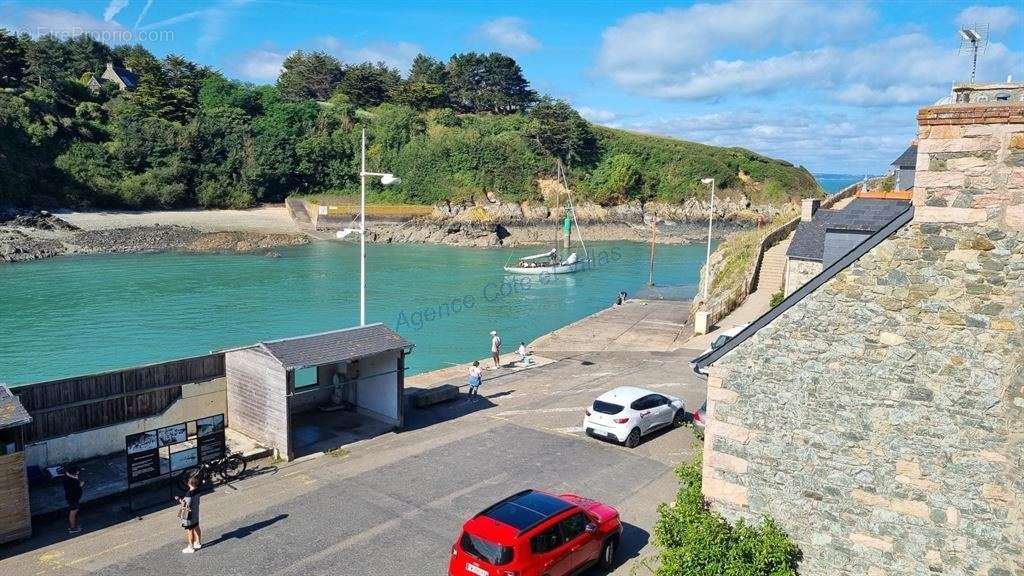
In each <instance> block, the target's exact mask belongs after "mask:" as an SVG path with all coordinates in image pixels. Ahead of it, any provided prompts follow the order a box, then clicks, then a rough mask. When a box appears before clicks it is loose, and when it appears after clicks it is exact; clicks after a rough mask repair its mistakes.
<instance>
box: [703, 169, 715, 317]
mask: <svg viewBox="0 0 1024 576" xmlns="http://www.w3.org/2000/svg"><path fill="white" fill-rule="evenodd" d="M700 183H701V184H707V185H709V186H710V187H711V207H710V208H708V255H707V260H705V261H704V309H705V310H706V309H707V306H708V290H709V289H710V288H711V221H712V219H714V217H715V179H714V178H701V181H700Z"/></svg>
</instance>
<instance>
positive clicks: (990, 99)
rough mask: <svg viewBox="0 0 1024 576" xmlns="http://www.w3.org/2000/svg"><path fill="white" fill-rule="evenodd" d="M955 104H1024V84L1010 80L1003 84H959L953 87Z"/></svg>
mask: <svg viewBox="0 0 1024 576" xmlns="http://www.w3.org/2000/svg"><path fill="white" fill-rule="evenodd" d="M953 102H956V103H958V104H967V103H971V104H999V103H1002V102H1006V103H1011V102H1024V84H1022V83H1020V82H1011V81H1010V79H1009V78H1007V81H1006V82H1005V83H1002V84H981V83H977V84H957V85H955V86H953Z"/></svg>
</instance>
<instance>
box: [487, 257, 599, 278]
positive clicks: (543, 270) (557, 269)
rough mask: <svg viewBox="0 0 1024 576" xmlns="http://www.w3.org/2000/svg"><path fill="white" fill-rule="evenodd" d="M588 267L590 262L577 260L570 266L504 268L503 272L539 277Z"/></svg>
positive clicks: (569, 272) (568, 272) (567, 272)
mask: <svg viewBox="0 0 1024 576" xmlns="http://www.w3.org/2000/svg"><path fill="white" fill-rule="evenodd" d="M588 266H590V260H578V261H576V262H573V263H572V264H555V265H554V266H536V267H534V268H523V267H520V266H505V272H511V273H512V274H529V275H531V276H540V275H541V274H571V273H573V272H578V271H579V270H583V269H585V268H587V267H588Z"/></svg>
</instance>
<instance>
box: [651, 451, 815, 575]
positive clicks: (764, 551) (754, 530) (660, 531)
mask: <svg viewBox="0 0 1024 576" xmlns="http://www.w3.org/2000/svg"><path fill="white" fill-rule="evenodd" d="M676 475H677V476H679V480H680V487H679V493H678V494H677V496H676V500H675V502H674V503H673V504H672V505H668V504H662V505H661V506H660V507H659V508H658V516H659V517H658V521H657V523H656V524H655V526H654V540H655V542H656V544H657V545H658V547H659V548H660V549H661V552H660V554H659V560H660V564H659V566H658V568H657V570H656V572H655V574H656V575H657V576H796V575H797V563H798V562H799V560H800V550H799V549H798V548H797V546H796V545H795V544H793V542H792V541H791V540H790V539H789V537H788V536H786V534H785V533H783V532H782V531H781V530H780V529H779V527H778V526H776V525H775V522H774V521H773V520H772V519H771V518H765V519H764V520H762V521H761V524H760V526H749V525H747V524H746V523H745V522H743V521H742V520H740V521H738V522H737V523H736V524H735V525H733V524H730V523H729V522H727V521H726V520H725V519H724V518H722V517H721V516H720V515H718V514H717V513H715V512H713V511H711V510H710V509H709V508H708V505H707V502H706V501H705V500H704V496H703V494H701V466H700V460H699V459H698V460H696V461H694V462H692V463H689V464H684V465H682V466H680V467H679V468H678V469H677V470H676Z"/></svg>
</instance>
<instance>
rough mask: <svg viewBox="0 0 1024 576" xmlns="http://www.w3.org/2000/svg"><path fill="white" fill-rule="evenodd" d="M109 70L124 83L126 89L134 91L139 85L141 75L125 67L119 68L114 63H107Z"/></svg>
mask: <svg viewBox="0 0 1024 576" xmlns="http://www.w3.org/2000/svg"><path fill="white" fill-rule="evenodd" d="M107 70H109V71H110V72H113V73H114V74H116V75H117V77H118V78H120V79H121V82H124V85H125V88H127V89H128V90H134V89H135V88H136V87H138V85H139V75H138V74H136V73H135V72H132V71H131V70H129V69H127V68H125V67H124V66H118V65H117V64H114V63H112V62H108V63H107Z"/></svg>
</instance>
